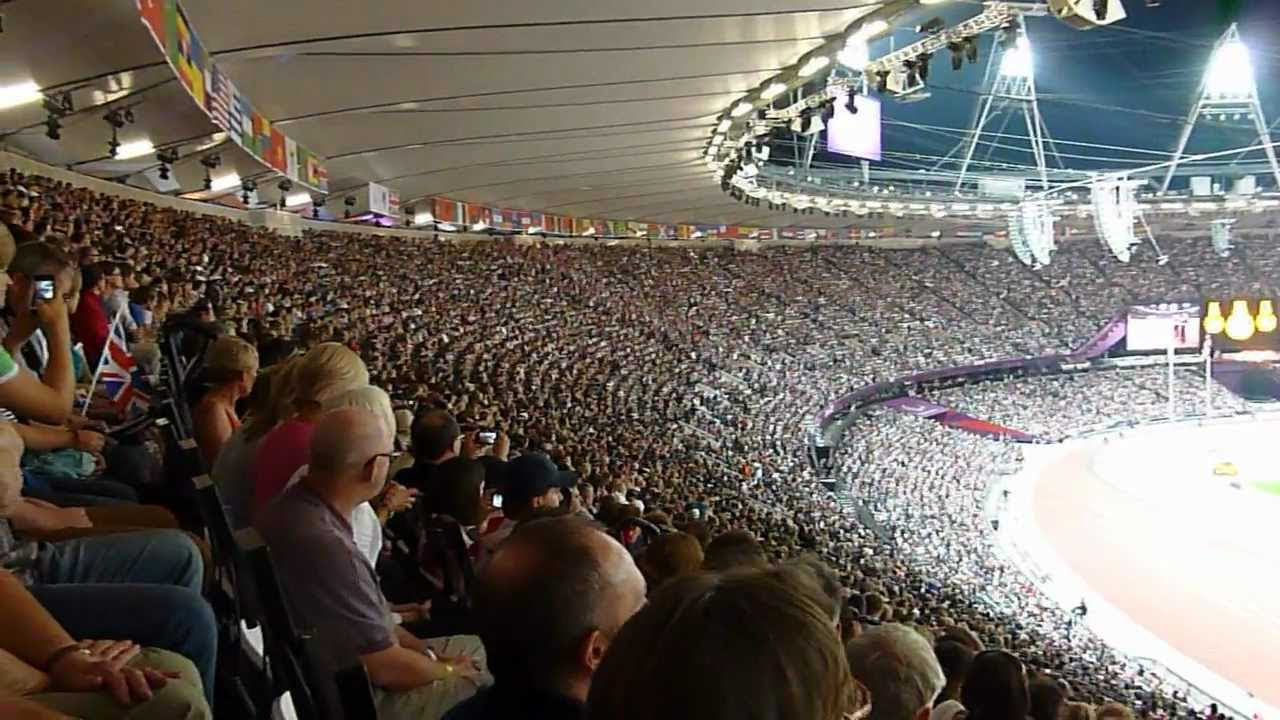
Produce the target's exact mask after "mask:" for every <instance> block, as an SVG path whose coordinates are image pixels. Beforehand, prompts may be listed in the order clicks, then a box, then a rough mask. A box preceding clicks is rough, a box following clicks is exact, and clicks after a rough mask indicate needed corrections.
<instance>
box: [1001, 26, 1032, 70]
mask: <svg viewBox="0 0 1280 720" xmlns="http://www.w3.org/2000/svg"><path fill="white" fill-rule="evenodd" d="M1033 70H1034V68H1033V64H1032V58H1031V45H1030V44H1029V43H1027V38H1026V36H1019V37H1018V41H1017V43H1016V44H1015V45H1014V46H1013V47H1012V48H1010V49H1007V50H1005V51H1004V55H1003V56H1002V57H1001V58H1000V74H1001V75H1004V76H1005V77H1015V78H1029V77H1031V75H1032V72H1033Z"/></svg>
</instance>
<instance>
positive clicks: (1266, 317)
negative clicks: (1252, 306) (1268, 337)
mask: <svg viewBox="0 0 1280 720" xmlns="http://www.w3.org/2000/svg"><path fill="white" fill-rule="evenodd" d="M1253 324H1254V327H1256V328H1257V329H1258V332H1260V333H1269V332H1275V330H1276V326H1277V324H1280V321H1278V320H1277V318H1276V309H1275V306H1274V305H1273V304H1272V303H1271V301H1270V300H1263V301H1261V302H1259V303H1258V316H1257V317H1256V318H1254V323H1253Z"/></svg>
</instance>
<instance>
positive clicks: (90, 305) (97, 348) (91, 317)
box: [71, 290, 110, 368]
mask: <svg viewBox="0 0 1280 720" xmlns="http://www.w3.org/2000/svg"><path fill="white" fill-rule="evenodd" d="M109 323H110V321H109V320H107V310H106V308H105V307H104V306H103V304H102V297H101V296H100V295H98V293H96V292H93V291H92V290H89V291H86V292H85V293H84V294H83V295H81V296H80V305H79V307H77V308H76V311H75V313H74V314H73V315H72V316H71V337H73V338H75V339H76V340H77V341H78V342H81V343H84V357H85V360H88V361H89V367H94V368H96V367H97V366H98V360H99V358H101V357H102V349H103V348H105V347H106V346H107V330H108V329H109V328H108V324H109Z"/></svg>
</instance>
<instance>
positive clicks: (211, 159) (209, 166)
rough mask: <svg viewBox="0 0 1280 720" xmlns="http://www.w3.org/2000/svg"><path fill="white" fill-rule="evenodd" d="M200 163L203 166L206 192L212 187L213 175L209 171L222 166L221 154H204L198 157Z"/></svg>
mask: <svg viewBox="0 0 1280 720" xmlns="http://www.w3.org/2000/svg"><path fill="white" fill-rule="evenodd" d="M200 165H201V166H203V167H204V189H205V192H208V191H210V190H212V189H213V175H211V174H210V171H212V170H217V169H218V168H219V167H221V166H222V156H221V155H218V154H216V153H215V154H213V155H205V156H204V157H202V158H200Z"/></svg>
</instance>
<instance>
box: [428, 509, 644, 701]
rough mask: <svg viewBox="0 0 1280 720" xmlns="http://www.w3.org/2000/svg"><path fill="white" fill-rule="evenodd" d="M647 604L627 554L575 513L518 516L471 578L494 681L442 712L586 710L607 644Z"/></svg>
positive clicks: (632, 562) (481, 633) (617, 544)
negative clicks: (533, 517) (476, 577)
mask: <svg viewBox="0 0 1280 720" xmlns="http://www.w3.org/2000/svg"><path fill="white" fill-rule="evenodd" d="M644 602H645V582H644V577H643V576H642V575H641V574H640V571H639V570H638V569H637V568H636V564H635V562H634V561H632V559H631V554H630V553H628V552H627V550H626V548H624V547H622V545H621V544H619V543H618V541H617V540H614V539H613V538H611V537H609V536H608V535H606V534H605V533H604V532H602V531H601V530H600V529H598V527H597V526H596V525H595V524H594V523H592V522H591V521H589V520H586V519H584V518H581V517H577V516H566V517H556V518H545V519H540V520H531V521H528V522H525V523H522V524H521V525H520V526H519V527H517V528H516V530H515V532H513V533H512V534H511V536H510V537H508V538H507V540H506V541H505V542H503V543H502V545H500V546H499V547H498V550H497V552H496V553H495V554H494V556H493V559H492V560H490V562H489V564H488V565H486V566H485V569H484V571H483V573H482V574H481V576H480V578H479V581H478V583H477V587H476V592H475V600H474V613H475V620H476V625H477V626H478V627H479V628H480V636H481V638H483V640H484V646H485V650H486V652H487V653H488V659H489V667H490V669H491V671H492V672H493V675H494V678H495V683H494V686H493V687H492V688H489V689H486V690H483V691H481V692H480V693H479V694H477V695H476V696H475V697H473V698H471V699H470V700H467V701H466V702H464V703H462V704H461V705H459V706H458V707H457V708H455V709H454V710H452V711H451V712H450V713H449V714H448V715H446V716H445V717H446V720H519V719H520V718H528V719H529V720H533V719H534V718H537V719H538V720H558V719H559V718H564V719H566V720H568V719H569V718H575V719H576V718H581V717H583V716H584V715H583V708H584V706H585V703H586V700H587V692H588V690H590V688H591V677H592V675H593V674H594V673H595V670H596V668H597V667H599V666H600V661H601V660H603V659H604V655H605V651H606V650H608V648H609V643H610V642H611V641H612V640H613V638H614V636H615V635H617V633H618V630H619V629H620V628H621V627H622V625H623V624H624V623H625V622H626V621H627V620H628V619H629V618H630V617H631V616H632V615H634V614H635V613H636V612H637V611H638V610H639V609H640V607H641V606H642V605H644Z"/></svg>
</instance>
